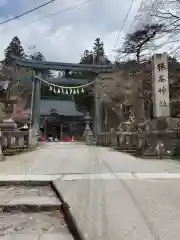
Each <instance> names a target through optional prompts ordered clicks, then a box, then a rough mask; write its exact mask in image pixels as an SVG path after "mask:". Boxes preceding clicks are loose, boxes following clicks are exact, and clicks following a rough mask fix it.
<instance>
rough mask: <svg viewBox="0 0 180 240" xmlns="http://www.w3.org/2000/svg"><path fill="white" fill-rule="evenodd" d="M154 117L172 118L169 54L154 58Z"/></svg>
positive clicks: (158, 55)
mask: <svg viewBox="0 0 180 240" xmlns="http://www.w3.org/2000/svg"><path fill="white" fill-rule="evenodd" d="M153 77H154V79H153V81H154V85H153V86H154V89H153V95H154V106H153V108H154V116H155V117H168V116H170V107H169V81H168V60H167V54H166V53H164V54H157V55H155V56H154V74H153Z"/></svg>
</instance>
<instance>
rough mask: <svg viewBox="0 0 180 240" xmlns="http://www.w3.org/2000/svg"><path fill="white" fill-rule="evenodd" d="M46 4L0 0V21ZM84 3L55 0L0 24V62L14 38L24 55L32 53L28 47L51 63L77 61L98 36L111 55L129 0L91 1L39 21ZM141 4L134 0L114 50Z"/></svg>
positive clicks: (78, 0)
mask: <svg viewBox="0 0 180 240" xmlns="http://www.w3.org/2000/svg"><path fill="white" fill-rule="evenodd" d="M47 1H48V0H0V21H1V22H2V21H3V20H6V19H8V18H11V17H13V16H16V15H18V14H21V13H23V12H25V11H27V10H29V9H31V8H34V7H37V6H38V5H40V4H43V3H45V2H47ZM84 1H85V0H56V1H55V2H53V3H51V4H49V5H47V6H46V7H43V8H41V9H40V10H37V11H35V12H33V13H31V14H28V15H27V16H24V17H22V18H20V19H18V20H16V21H12V22H9V23H7V24H4V25H0V59H3V56H4V49H5V48H6V47H7V45H8V44H9V42H10V41H11V40H12V38H13V37H14V36H18V37H19V39H20V40H21V42H22V45H23V47H24V49H25V51H26V53H32V52H33V51H34V50H32V49H29V48H30V47H31V46H36V51H40V52H42V53H43V54H44V55H45V57H46V59H47V60H50V61H64V62H78V61H79V59H80V57H81V55H82V54H83V52H84V50H85V49H91V48H92V45H93V41H94V40H95V39H96V38H97V37H100V38H101V40H103V41H104V44H105V51H106V54H107V55H109V56H110V55H111V53H112V48H113V46H114V44H115V42H116V39H117V36H118V34H119V30H120V29H121V26H122V24H123V21H124V18H125V15H126V13H127V11H128V8H129V6H130V3H131V0H126V1H125V0H92V1H90V2H88V3H84V4H83V5H81V6H79V7H76V8H74V9H73V10H69V11H64V12H63V13H59V14H57V15H54V16H51V17H49V18H44V19H42V18H43V17H45V16H48V15H51V14H53V13H56V12H58V11H61V10H63V9H66V8H68V7H72V6H74V5H77V4H78V3H82V2H84ZM140 2H141V1H140V0H136V1H135V4H134V5H133V8H132V10H131V13H130V15H129V18H128V20H127V22H126V25H125V27H124V31H123V32H121V34H120V39H119V42H118V44H117V47H119V46H120V45H121V42H122V39H123V37H124V35H125V32H126V31H128V28H129V26H130V25H131V23H132V22H133V18H134V16H135V15H136V12H137V10H138V8H139V5H140ZM38 20H39V21H38Z"/></svg>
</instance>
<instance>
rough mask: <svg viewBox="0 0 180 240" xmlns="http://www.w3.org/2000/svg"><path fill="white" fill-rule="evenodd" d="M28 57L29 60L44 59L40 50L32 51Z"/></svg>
mask: <svg viewBox="0 0 180 240" xmlns="http://www.w3.org/2000/svg"><path fill="white" fill-rule="evenodd" d="M29 58H30V59H31V60H35V61H45V60H46V59H45V57H44V55H43V54H42V53H41V52H37V53H34V54H32V55H30V56H29Z"/></svg>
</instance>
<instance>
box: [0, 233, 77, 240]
mask: <svg viewBox="0 0 180 240" xmlns="http://www.w3.org/2000/svg"><path fill="white" fill-rule="evenodd" d="M0 239H1V240H24V239H26V240H32V239H33V240H73V237H72V236H71V235H70V234H67V233H44V234H8V235H7V236H1V238H0Z"/></svg>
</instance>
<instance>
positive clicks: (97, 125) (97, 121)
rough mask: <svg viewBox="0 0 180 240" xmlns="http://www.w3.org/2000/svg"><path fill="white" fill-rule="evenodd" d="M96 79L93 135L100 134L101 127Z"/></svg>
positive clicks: (96, 82)
mask: <svg viewBox="0 0 180 240" xmlns="http://www.w3.org/2000/svg"><path fill="white" fill-rule="evenodd" d="M93 65H95V57H94V54H93ZM97 80H98V79H96V81H95V123H94V132H95V136H96V137H97V136H98V134H100V131H101V128H100V114H99V109H100V103H99V84H98V81H97Z"/></svg>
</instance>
